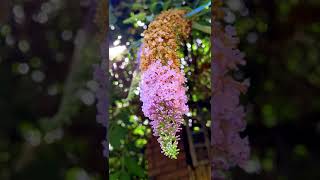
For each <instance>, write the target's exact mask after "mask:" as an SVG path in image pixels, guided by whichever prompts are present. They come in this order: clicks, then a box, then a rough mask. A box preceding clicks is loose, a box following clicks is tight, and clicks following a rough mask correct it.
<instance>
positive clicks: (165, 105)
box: [140, 61, 189, 158]
mask: <svg viewBox="0 0 320 180" xmlns="http://www.w3.org/2000/svg"><path fill="white" fill-rule="evenodd" d="M171 63H172V62H171V61H169V62H168V65H163V64H162V63H161V61H156V62H155V63H153V64H151V65H150V66H149V67H148V69H147V70H146V71H144V72H143V74H142V77H141V78H142V79H141V82H140V100H141V101H142V102H143V105H142V111H143V113H144V115H145V116H146V117H148V118H149V119H150V120H151V122H150V124H151V126H152V129H153V134H154V136H158V137H159V138H158V141H159V143H160V145H161V149H162V152H163V153H164V154H165V155H166V156H168V157H170V158H176V155H177V154H178V152H179V150H178V147H177V145H178V142H177V141H178V139H179V138H178V137H177V132H179V131H180V130H181V127H180V126H181V124H182V123H183V115H184V114H186V113H187V112H188V111H189V109H188V106H187V96H186V88H185V86H184V83H185V81H186V79H185V77H184V74H183V72H182V71H181V72H180V71H177V70H174V69H171V68H170V64H171Z"/></svg>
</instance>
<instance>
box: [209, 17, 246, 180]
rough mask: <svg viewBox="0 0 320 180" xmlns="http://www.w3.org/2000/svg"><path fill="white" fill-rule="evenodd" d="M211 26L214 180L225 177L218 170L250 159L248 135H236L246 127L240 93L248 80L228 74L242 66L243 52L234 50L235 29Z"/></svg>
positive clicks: (216, 25)
mask: <svg viewBox="0 0 320 180" xmlns="http://www.w3.org/2000/svg"><path fill="white" fill-rule="evenodd" d="M213 27H214V28H213V57H214V59H213V72H212V73H213V79H212V80H213V89H212V91H213V96H212V109H213V111H212V113H213V122H212V125H211V135H212V137H211V141H212V145H213V157H212V158H213V159H212V167H213V170H212V172H213V176H214V179H224V178H225V177H224V176H223V174H222V173H221V172H223V171H224V170H227V169H229V168H230V167H232V166H235V165H238V166H240V167H244V165H245V163H246V161H247V160H248V159H249V154H250V149H249V142H248V137H246V138H241V137H240V134H239V132H241V131H243V130H244V129H245V126H246V122H245V119H244V118H245V111H244V108H243V107H242V106H241V105H240V102H239V96H240V94H241V93H245V92H246V90H247V87H248V86H249V81H248V80H245V81H244V82H239V81H236V80H234V79H233V78H232V76H231V75H230V72H232V71H236V70H237V67H238V65H245V61H244V59H243V58H244V54H243V53H241V52H240V51H239V50H238V49H237V45H238V41H239V40H238V38H236V37H235V35H236V32H235V29H234V28H233V27H232V26H226V27H225V28H223V26H222V25H221V24H219V23H218V22H215V21H214V22H213Z"/></svg>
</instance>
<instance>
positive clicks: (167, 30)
mask: <svg viewBox="0 0 320 180" xmlns="http://www.w3.org/2000/svg"><path fill="white" fill-rule="evenodd" d="M185 14H186V11H185V10H177V9H173V10H168V11H163V12H162V13H161V14H159V15H158V16H157V17H156V18H155V20H154V21H153V22H151V23H150V25H149V27H148V29H147V30H145V31H144V32H143V34H144V39H143V46H144V47H143V48H142V53H141V64H140V68H141V70H142V71H145V70H146V69H147V68H148V67H149V66H150V65H151V64H152V63H153V62H155V61H157V60H161V62H162V63H163V64H164V65H167V62H168V61H170V60H171V61H172V62H173V63H172V65H171V67H172V68H175V69H179V67H180V59H179V57H178V54H177V51H178V48H179V43H180V42H181V41H184V40H186V39H187V38H188V37H189V34H190V32H191V22H190V21H189V20H187V19H186V18H184V15H185Z"/></svg>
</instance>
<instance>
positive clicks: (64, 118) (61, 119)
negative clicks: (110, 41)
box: [0, 0, 107, 180]
mask: <svg viewBox="0 0 320 180" xmlns="http://www.w3.org/2000/svg"><path fill="white" fill-rule="evenodd" d="M96 3H97V2H96V1H94V0H81V1H78V0H70V1H62V0H46V1H44V0H31V1H27V0H25V1H24V0H22V1H21V0H10V1H9V0H2V1H1V2H0V82H1V83H2V85H1V88H0V114H1V121H0V129H1V130H0V179H3V180H6V179H10V180H15V179H17V180H19V179H33V180H37V179H39V180H40V179H41V180H43V179H48V180H49V179H52V180H57V179H66V180H76V179H106V177H107V174H106V173H105V172H106V168H107V167H106V163H105V159H103V158H102V145H101V141H102V140H103V139H104V138H105V130H104V129H103V127H102V126H100V125H99V124H97V123H96V121H95V115H96V110H95V96H94V92H95V90H96V88H97V84H96V82H94V81H93V80H92V74H93V67H92V65H93V64H95V63H98V62H99V61H100V59H99V51H98V49H99V48H98V45H99V44H98V41H97V38H96V37H95V36H96V35H95V34H96V31H97V30H96V26H95V25H94V22H93V20H94V16H95V9H96V5H97V4H96Z"/></svg>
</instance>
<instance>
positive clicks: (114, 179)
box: [109, 172, 120, 180]
mask: <svg viewBox="0 0 320 180" xmlns="http://www.w3.org/2000/svg"><path fill="white" fill-rule="evenodd" d="M119 175H120V173H119V172H115V173H112V174H110V176H109V178H110V180H118V179H119Z"/></svg>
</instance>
